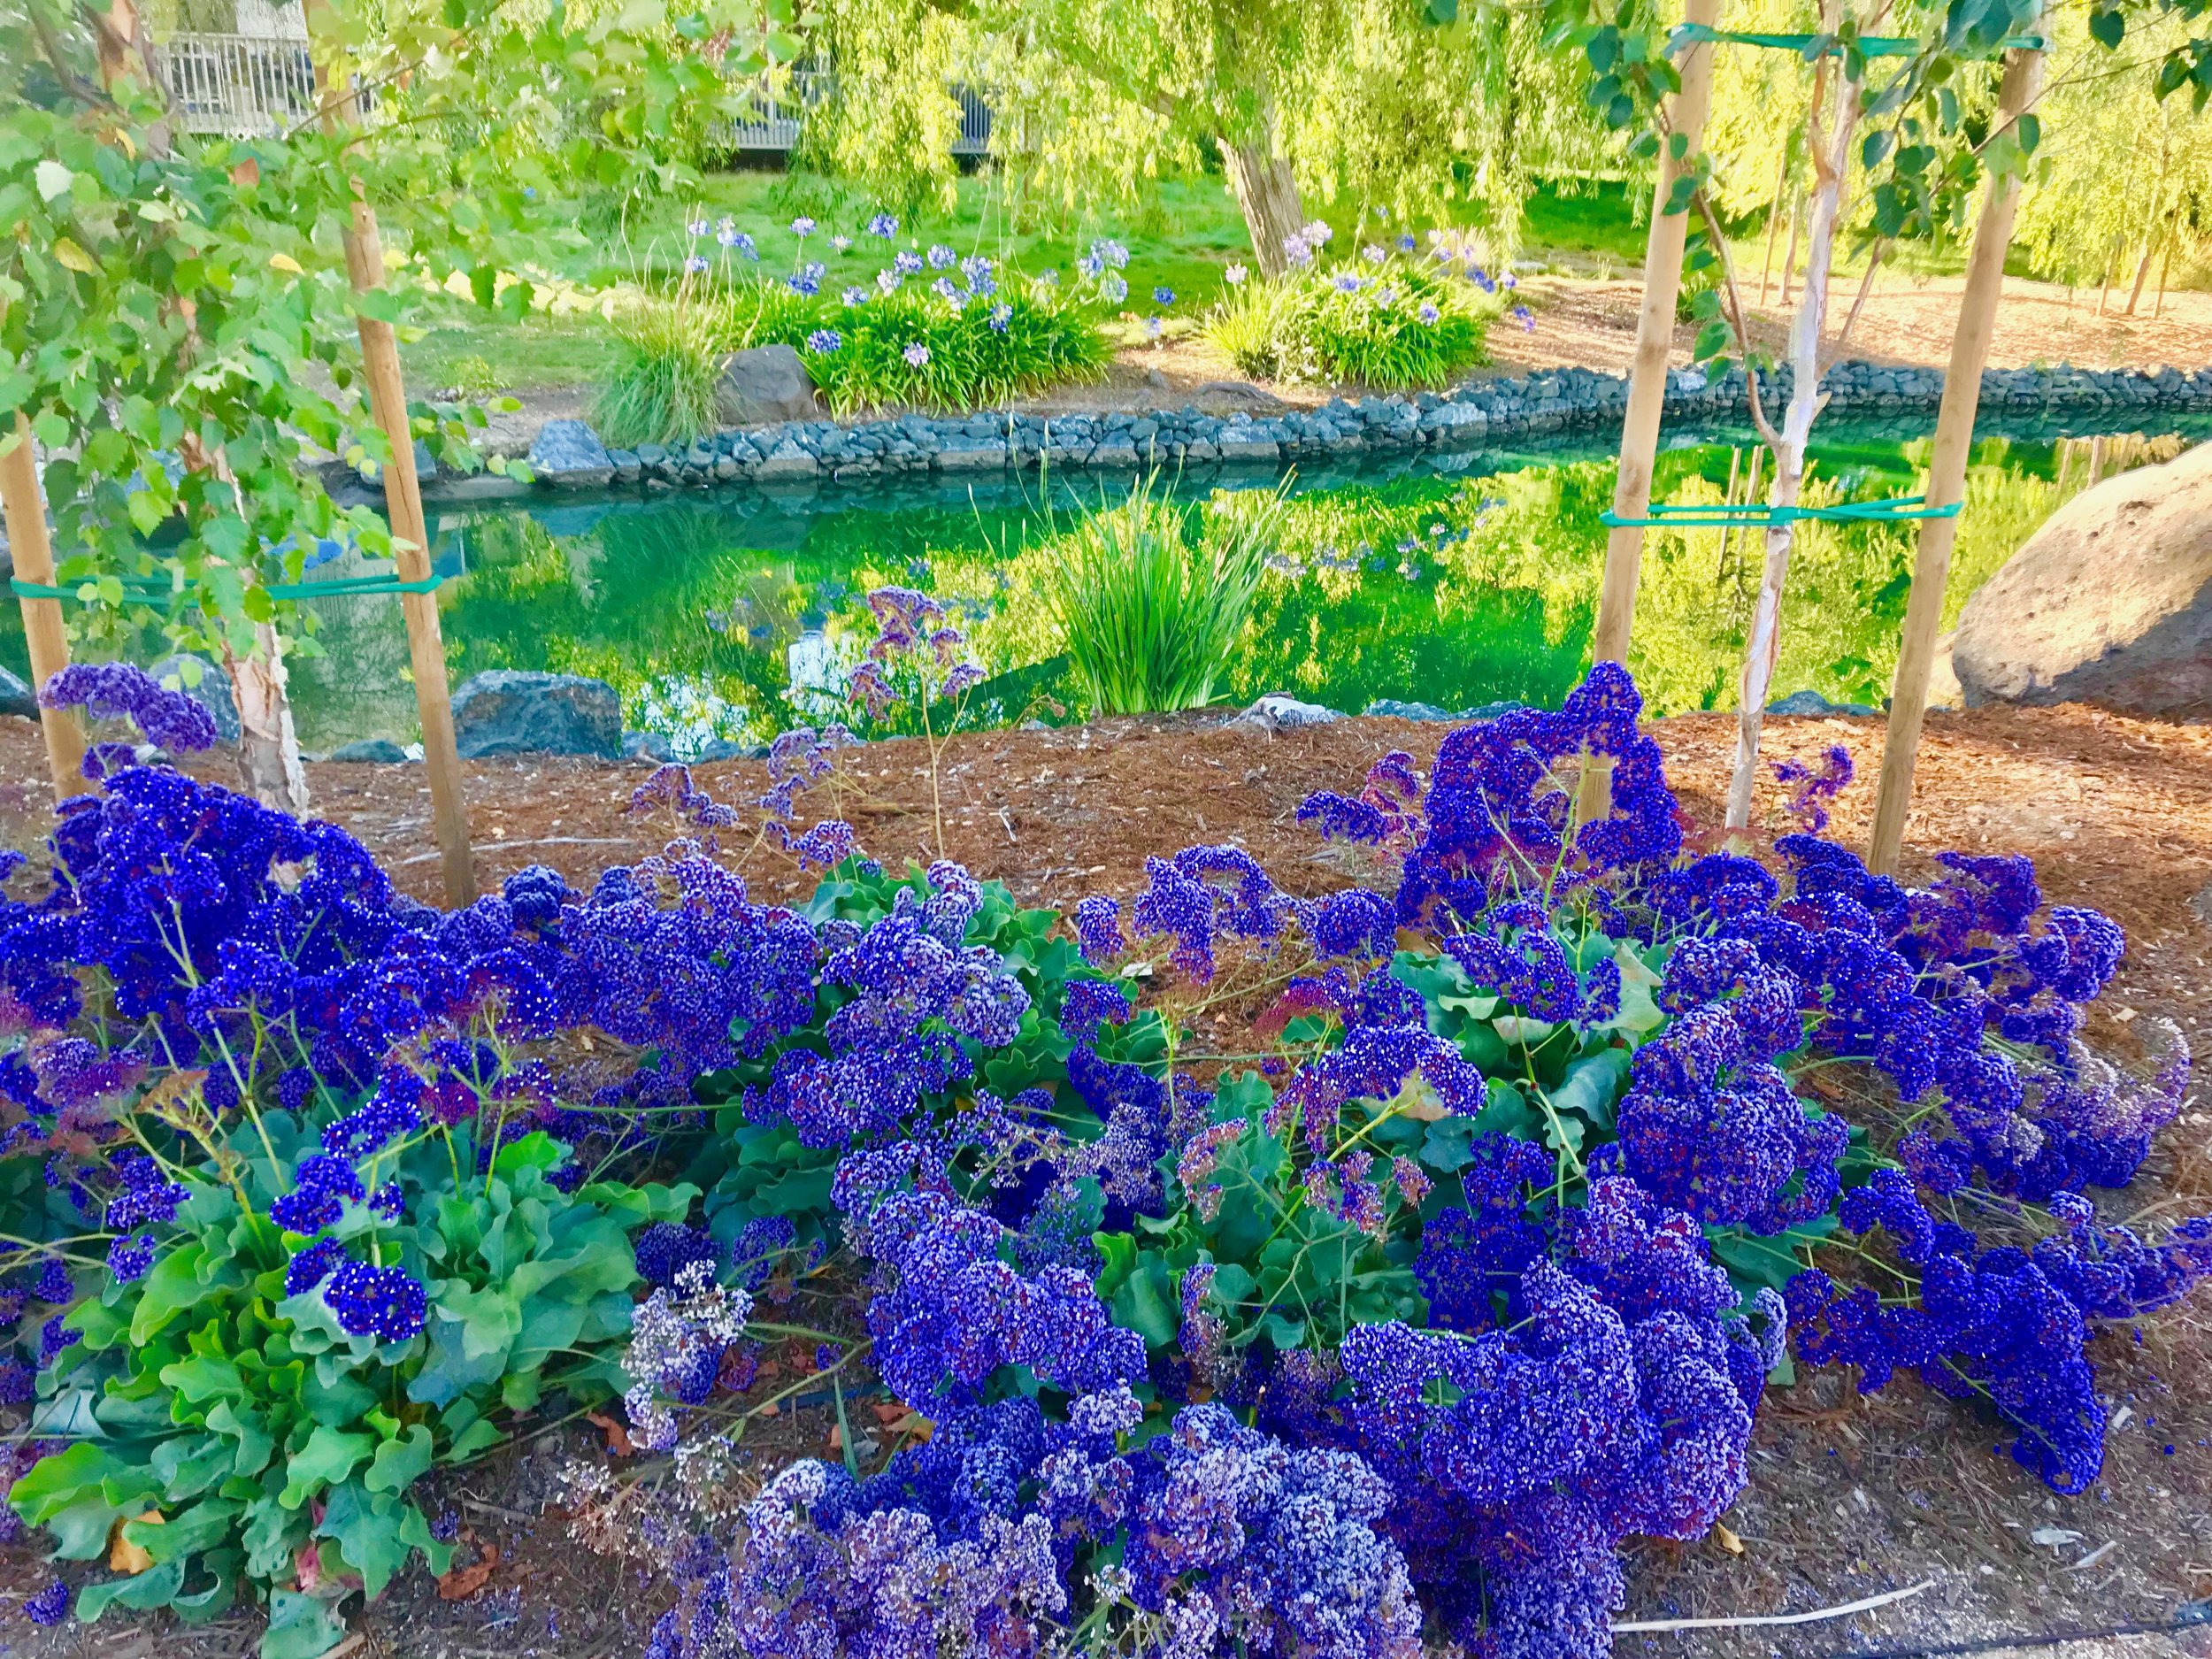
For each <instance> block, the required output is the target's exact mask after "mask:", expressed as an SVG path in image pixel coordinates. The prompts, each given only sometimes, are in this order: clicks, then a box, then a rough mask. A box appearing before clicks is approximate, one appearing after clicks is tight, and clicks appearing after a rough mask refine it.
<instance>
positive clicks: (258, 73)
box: [155, 34, 992, 156]
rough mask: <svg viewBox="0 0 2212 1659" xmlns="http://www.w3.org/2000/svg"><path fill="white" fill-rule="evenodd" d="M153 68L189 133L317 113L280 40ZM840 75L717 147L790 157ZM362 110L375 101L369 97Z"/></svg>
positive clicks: (963, 124) (196, 43) (962, 93)
mask: <svg viewBox="0 0 2212 1659" xmlns="http://www.w3.org/2000/svg"><path fill="white" fill-rule="evenodd" d="M155 61H156V62H157V65H158V66H159V68H160V71H161V76H162V79H163V81H165V82H166V84H167V86H168V88H169V96H170V99H171V101H172V102H173V104H175V106H176V110H177V113H178V115H179V117H180V119H181V120H182V122H183V124H184V127H185V128H186V129H187V130H188V131H189V132H195V133H227V134H234V135H235V136H238V137H251V136H254V135H256V134H263V133H267V132H270V131H273V130H277V129H281V128H285V127H295V126H297V125H298V124H299V123H300V122H301V121H303V120H304V119H307V118H308V117H310V116H311V115H312V114H313V113H314V111H315V107H316V101H315V67H314V65H313V63H312V62H311V60H310V59H309V58H308V55H307V42H305V41H302V40H296V39H287V38H285V37H282V36H278V35H208V34H189V35H171V36H170V37H169V39H168V40H166V41H165V42H162V43H161V44H159V45H158V46H157V47H156V49H155ZM836 88H837V76H836V72H835V71H833V70H830V69H825V68H816V67H802V68H796V69H794V70H792V71H791V72H790V73H789V74H788V75H787V76H786V77H784V79H783V81H782V83H781V84H780V85H779V86H777V87H776V88H774V89H773V90H770V89H768V88H765V87H764V88H762V89H761V90H759V91H758V92H757V93H756V94H755V96H754V103H753V113H752V114H751V115H750V116H749V118H748V119H743V120H740V121H735V122H733V123H730V124H729V125H727V126H726V127H724V128H723V129H722V131H721V132H720V133H718V134H716V135H715V136H716V139H717V140H718V142H719V143H720V144H721V145H722V146H723V147H724V148H726V149H730V150H755V151H787V150H791V149H792V148H793V147H794V146H795V145H796V144H797V143H798V142H799V128H800V126H801V124H802V123H803V121H804V120H805V119H806V114H807V111H810V110H811V109H813V108H815V107H816V106H817V105H818V104H821V103H822V102H823V101H824V100H826V99H827V98H829V97H831V96H833V94H834V93H835V91H836ZM948 90H949V92H950V93H951V94H952V96H954V97H955V98H956V99H958V100H959V103H960V132H959V134H958V136H956V138H955V139H954V140H953V142H952V153H953V154H954V155H956V156H981V155H985V154H987V153H988V152H989V150H990V148H991V121H992V117H991V106H990V104H988V103H987V101H986V99H985V96H984V94H983V93H982V92H980V91H979V90H978V89H977V88H973V87H969V86H963V85H959V84H955V85H953V86H951V87H949V88H948ZM362 102H363V103H364V104H368V103H370V102H371V100H370V99H369V98H368V97H367V96H364V97H363V100H362Z"/></svg>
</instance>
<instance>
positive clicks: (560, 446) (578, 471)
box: [529, 420, 614, 489]
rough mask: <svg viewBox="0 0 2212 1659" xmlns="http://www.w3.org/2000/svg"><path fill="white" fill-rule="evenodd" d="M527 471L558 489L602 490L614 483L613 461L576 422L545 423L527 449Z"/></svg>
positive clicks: (587, 428) (586, 428)
mask: <svg viewBox="0 0 2212 1659" xmlns="http://www.w3.org/2000/svg"><path fill="white" fill-rule="evenodd" d="M529 461H530V471H531V472H532V474H533V475H534V476H535V477H536V478H537V479H538V480H539V481H540V482H541V483H546V484H551V485H553V486H554V487H556V488H560V489H604V488H606V487H607V486H608V485H610V484H611V483H613V482H614V457H612V456H611V455H609V454H608V453H607V446H606V445H605V444H603V443H602V442H599V434H597V433H595V432H594V431H593V430H592V429H591V428H590V426H587V425H586V424H585V423H584V422H582V421H580V420H549V421H547V422H546V423H545V425H544V426H541V427H539V428H538V436H537V441H536V442H534V443H533V444H531V446H530V456H529Z"/></svg>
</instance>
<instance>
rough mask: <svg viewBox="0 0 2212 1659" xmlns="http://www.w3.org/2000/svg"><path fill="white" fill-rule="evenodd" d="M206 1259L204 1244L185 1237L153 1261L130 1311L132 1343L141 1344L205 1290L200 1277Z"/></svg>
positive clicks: (196, 1300) (192, 1304)
mask: <svg viewBox="0 0 2212 1659" xmlns="http://www.w3.org/2000/svg"><path fill="white" fill-rule="evenodd" d="M206 1259H207V1247H206V1245H204V1243H202V1242H201V1241H200V1240H197V1239H188V1240H185V1242H183V1243H182V1244H180V1245H178V1246H177V1247H176V1248H174V1249H173V1250H171V1251H170V1252H169V1253H168V1254H167V1255H166V1256H163V1257H162V1258H161V1259H160V1260H159V1261H157V1262H156V1263H154V1271H152V1272H150V1273H149V1274H147V1275H146V1277H145V1278H144V1279H142V1280H141V1281H140V1285H139V1293H138V1307H137V1310H135V1311H134V1312H133V1314H132V1315H131V1346H132V1347H134V1348H144V1347H145V1346H146V1345H147V1344H148V1343H149V1342H150V1341H151V1340H153V1339H154V1337H155V1336H156V1335H157V1334H158V1333H160V1332H161V1331H163V1330H165V1328H166V1327H167V1326H168V1325H169V1323H170V1321H172V1320H173V1319H174V1318H175V1317H177V1316H178V1315H179V1314H180V1313H183V1312H184V1311H185V1310H188V1309H189V1308H191V1307H193V1306H194V1305H195V1304H196V1303H197V1302H199V1300H200V1298H201V1297H203V1296H204V1295H205V1294H207V1286H205V1285H204V1283H202V1282H201V1279H200V1268H201V1266H202V1264H203V1263H204V1262H205V1261H206Z"/></svg>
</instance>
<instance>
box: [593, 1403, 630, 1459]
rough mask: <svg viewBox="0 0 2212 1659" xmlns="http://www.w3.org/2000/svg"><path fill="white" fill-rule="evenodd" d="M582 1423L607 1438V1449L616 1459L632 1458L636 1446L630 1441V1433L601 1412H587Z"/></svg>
mask: <svg viewBox="0 0 2212 1659" xmlns="http://www.w3.org/2000/svg"><path fill="white" fill-rule="evenodd" d="M584 1421H585V1422H587V1423H588V1424H590V1425H592V1426H593V1427H594V1428H596V1429H597V1430H598V1431H599V1432H601V1433H603V1434H604V1435H605V1436H606V1437H607V1449H608V1450H609V1451H611V1452H612V1453H613V1454H614V1455H616V1456H617V1457H634V1456H636V1455H637V1445H636V1443H635V1442H634V1441H633V1440H631V1439H630V1431H629V1430H627V1429H626V1428H625V1427H623V1426H622V1425H621V1424H619V1423H618V1422H616V1421H615V1420H614V1419H613V1418H612V1417H609V1416H608V1415H607V1414H606V1413H605V1412H603V1411H588V1412H586V1413H585V1414H584Z"/></svg>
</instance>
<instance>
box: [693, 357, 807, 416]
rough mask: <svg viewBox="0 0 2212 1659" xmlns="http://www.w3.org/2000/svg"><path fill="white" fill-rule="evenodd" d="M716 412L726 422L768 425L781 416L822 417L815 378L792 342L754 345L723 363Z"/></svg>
mask: <svg viewBox="0 0 2212 1659" xmlns="http://www.w3.org/2000/svg"><path fill="white" fill-rule="evenodd" d="M714 407H715V412H716V413H717V414H718V415H719V416H720V417H721V419H722V424H723V425H724V426H767V425H768V424H769V423H770V422H771V421H777V420H818V419H821V415H822V406H821V404H820V403H818V402H817V401H816V400H815V396H814V381H813V379H812V377H811V376H810V375H809V374H808V373H807V372H806V365H805V364H804V363H803V362H802V361H801V360H800V358H799V354H798V353H797V352H796V351H795V350H793V349H791V348H790V347H789V346H750V347H748V348H747V349H745V350H743V351H733V352H731V353H730V355H729V356H728V357H727V358H726V359H725V360H724V361H723V364H722V379H721V381H720V382H719V383H718V385H717V386H716V387H715V388H714Z"/></svg>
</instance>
